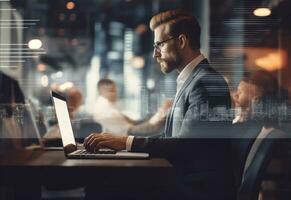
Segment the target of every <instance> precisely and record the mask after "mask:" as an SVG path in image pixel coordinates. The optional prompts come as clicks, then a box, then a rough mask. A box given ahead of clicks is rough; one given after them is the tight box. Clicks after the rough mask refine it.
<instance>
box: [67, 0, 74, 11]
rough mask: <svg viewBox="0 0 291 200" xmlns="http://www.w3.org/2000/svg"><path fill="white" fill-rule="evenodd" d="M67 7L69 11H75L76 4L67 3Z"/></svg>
mask: <svg viewBox="0 0 291 200" xmlns="http://www.w3.org/2000/svg"><path fill="white" fill-rule="evenodd" d="M66 7H67V9H68V10H73V9H74V8H75V3H74V2H72V1H70V2H68V3H67V5H66Z"/></svg>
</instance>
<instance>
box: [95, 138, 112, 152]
mask: <svg viewBox="0 0 291 200" xmlns="http://www.w3.org/2000/svg"><path fill="white" fill-rule="evenodd" d="M102 148H109V149H113V147H112V141H110V140H105V141H101V142H99V143H98V144H97V145H96V146H95V148H94V152H97V151H98V150H99V149H102Z"/></svg>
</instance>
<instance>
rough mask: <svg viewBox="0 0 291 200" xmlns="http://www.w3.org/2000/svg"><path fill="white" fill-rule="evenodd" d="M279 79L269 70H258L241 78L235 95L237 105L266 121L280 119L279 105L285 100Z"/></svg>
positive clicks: (256, 117) (254, 116) (258, 118)
mask: <svg viewBox="0 0 291 200" xmlns="http://www.w3.org/2000/svg"><path fill="white" fill-rule="evenodd" d="M284 96H286V95H284V93H283V90H282V89H280V87H279V84H278V81H277V79H276V78H275V77H274V76H273V75H272V74H271V73H270V72H267V71H263V70H260V71H256V72H254V73H253V74H251V75H250V76H247V77H245V78H244V79H242V80H241V82H240V84H239V86H238V90H237V92H236V94H235V95H234V102H235V106H236V107H240V108H241V109H242V111H245V112H248V114H249V116H252V118H255V119H257V120H261V121H263V122H265V124H266V123H269V122H271V123H273V122H275V121H277V120H278V112H277V111H276V110H277V108H278V106H279V105H280V104H282V103H284V101H285V97H284Z"/></svg>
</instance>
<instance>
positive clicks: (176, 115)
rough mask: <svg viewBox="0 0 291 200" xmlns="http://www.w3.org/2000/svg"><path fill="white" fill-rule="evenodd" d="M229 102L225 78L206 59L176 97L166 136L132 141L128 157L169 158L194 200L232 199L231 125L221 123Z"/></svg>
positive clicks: (223, 121) (167, 122) (166, 128)
mask: <svg viewBox="0 0 291 200" xmlns="http://www.w3.org/2000/svg"><path fill="white" fill-rule="evenodd" d="M230 101H231V100H230V94H229V90H228V86H227V84H226V82H225V80H224V78H223V77H222V76H221V75H220V74H219V73H218V72H216V71H215V70H214V69H213V68H211V67H210V65H209V63H208V61H207V60H206V59H204V60H203V61H202V62H201V63H200V64H199V65H197V66H196V68H195V69H194V70H193V71H192V72H191V75H190V76H189V78H188V79H187V80H186V82H185V83H184V85H183V86H182V88H181V90H180V91H179V93H178V94H177V95H176V98H175V100H174V102H173V106H172V110H171V112H170V114H169V116H168V117H167V120H166V125H165V133H164V135H162V137H160V138H145V137H135V138H134V140H133V145H132V151H138V152H139V151H140V152H149V153H150V155H151V156H161V157H165V158H167V159H168V160H169V161H170V162H172V164H174V166H175V167H176V168H177V170H178V171H179V175H180V176H179V177H180V179H181V183H183V185H184V186H185V187H184V189H185V188H186V190H187V191H188V192H186V193H188V194H189V195H190V196H191V197H195V199H200V197H201V199H225V200H226V199H231V198H232V195H233V193H232V191H233V188H232V187H233V183H232V176H233V174H232V170H231V163H230V153H229V152H230V150H229V147H230V145H229V141H228V139H227V138H229V137H228V136H229V135H230V134H231V131H230V128H231V121H225V120H223V115H224V114H225V113H223V112H225V109H228V108H230V103H231V102H230ZM184 189H183V190H184Z"/></svg>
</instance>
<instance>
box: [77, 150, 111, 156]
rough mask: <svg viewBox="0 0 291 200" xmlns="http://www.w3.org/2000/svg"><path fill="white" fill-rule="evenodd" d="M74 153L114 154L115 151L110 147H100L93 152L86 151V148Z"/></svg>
mask: <svg viewBox="0 0 291 200" xmlns="http://www.w3.org/2000/svg"><path fill="white" fill-rule="evenodd" d="M76 154H78V155H88V154H116V151H114V150H112V149H100V150H98V151H96V152H94V153H91V152H88V151H86V150H80V151H78V152H77V153H76Z"/></svg>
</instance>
